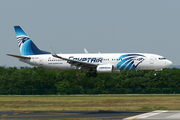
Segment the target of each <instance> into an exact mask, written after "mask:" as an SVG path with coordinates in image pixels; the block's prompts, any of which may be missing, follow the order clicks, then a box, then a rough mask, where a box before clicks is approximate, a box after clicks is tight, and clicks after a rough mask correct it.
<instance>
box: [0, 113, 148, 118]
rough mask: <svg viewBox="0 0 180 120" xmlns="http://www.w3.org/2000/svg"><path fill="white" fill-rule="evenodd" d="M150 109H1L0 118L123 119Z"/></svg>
mask: <svg viewBox="0 0 180 120" xmlns="http://www.w3.org/2000/svg"><path fill="white" fill-rule="evenodd" d="M147 112H150V111H21V112H20V111H6V112H5V111H2V112H0V119H2V118H3V119H47V118H50V119H59V118H88V119H89V118H92V119H120V120H121V119H123V118H127V117H131V116H135V115H139V114H143V113H147Z"/></svg>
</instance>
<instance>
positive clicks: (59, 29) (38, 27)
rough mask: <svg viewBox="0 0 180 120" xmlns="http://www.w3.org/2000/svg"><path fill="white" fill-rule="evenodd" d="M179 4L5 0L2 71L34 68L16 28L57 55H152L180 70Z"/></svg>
mask: <svg viewBox="0 0 180 120" xmlns="http://www.w3.org/2000/svg"><path fill="white" fill-rule="evenodd" d="M179 5H180V1H179V0H1V1H0V41H1V44H0V49H1V50H0V56H1V60H0V61H1V62H0V66H11V67H13V66H16V67H18V66H28V67H29V66H30V65H28V64H26V63H22V62H20V61H19V60H18V59H17V58H13V57H9V56H7V55H6V54H15V55H20V51H19V47H18V44H17V40H16V36H15V32H14V26H17V25H18V26H21V27H22V28H23V30H24V31H25V32H26V33H27V34H28V36H29V37H30V38H31V39H32V40H33V42H34V43H35V44H36V45H37V46H38V47H39V48H40V49H41V50H46V51H50V50H49V46H51V47H52V48H53V49H54V50H55V51H56V53H62V54H63V53H64V54H65V53H84V50H83V49H84V48H86V49H87V50H88V52H89V53H97V52H101V53H134V52H137V53H154V54H158V55H162V56H164V57H166V58H167V59H169V60H171V61H172V62H173V65H180V55H179V50H180V48H179V45H180V7H179Z"/></svg>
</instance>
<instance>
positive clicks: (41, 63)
mask: <svg viewBox="0 0 180 120" xmlns="http://www.w3.org/2000/svg"><path fill="white" fill-rule="evenodd" d="M39 64H40V65H43V58H42V57H40V58H39Z"/></svg>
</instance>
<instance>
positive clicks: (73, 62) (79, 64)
mask: <svg viewBox="0 0 180 120" xmlns="http://www.w3.org/2000/svg"><path fill="white" fill-rule="evenodd" d="M49 48H50V51H51V54H52V56H53V57H56V58H60V59H62V60H66V61H68V62H69V64H71V66H77V67H81V68H82V67H84V68H96V67H97V66H98V64H95V63H88V62H83V61H78V60H71V59H68V58H64V57H61V56H58V55H57V54H56V53H55V52H54V50H53V49H52V48H51V47H50V46H49Z"/></svg>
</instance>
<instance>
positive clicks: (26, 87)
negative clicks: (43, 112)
mask: <svg viewBox="0 0 180 120" xmlns="http://www.w3.org/2000/svg"><path fill="white" fill-rule="evenodd" d="M86 73H87V72H86V71H59V70H48V69H43V68H38V67H33V68H28V67H21V68H20V69H17V68H16V67H9V68H5V67H0V95H8V94H18V95H19V94H22V95H26V94H27V95H33V94H34V95H38V94H39V95H42V94H151V93H153V94H162V93H166V94H173V93H180V69H177V68H172V69H170V68H166V69H164V70H162V71H158V72H157V75H156V76H154V71H145V70H144V71H143V70H142V71H135V70H128V71H127V70H124V71H122V72H121V73H101V74H98V75H97V77H90V78H88V77H86Z"/></svg>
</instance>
